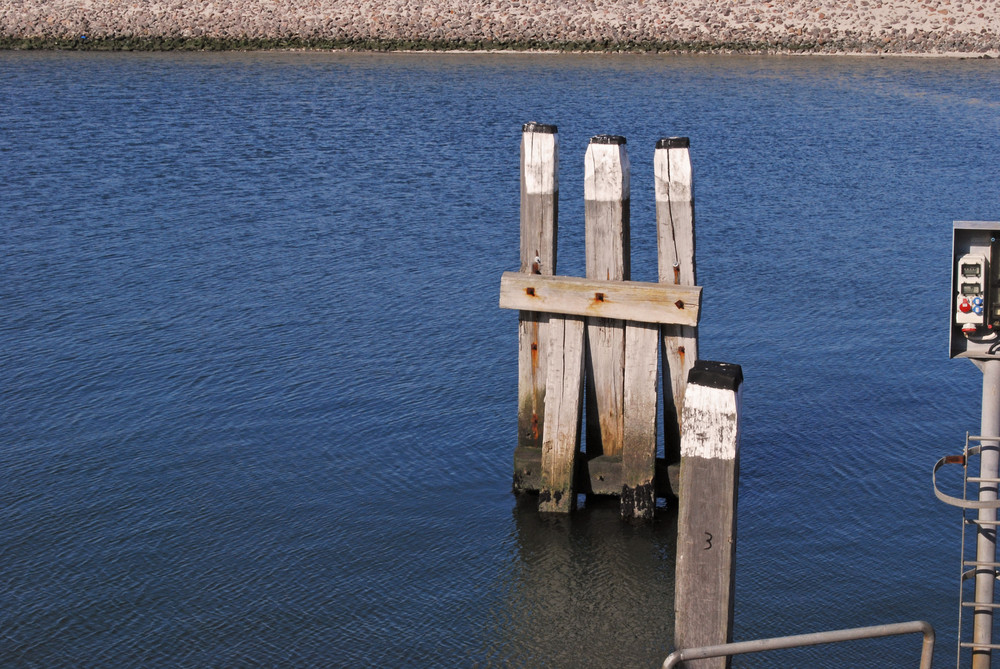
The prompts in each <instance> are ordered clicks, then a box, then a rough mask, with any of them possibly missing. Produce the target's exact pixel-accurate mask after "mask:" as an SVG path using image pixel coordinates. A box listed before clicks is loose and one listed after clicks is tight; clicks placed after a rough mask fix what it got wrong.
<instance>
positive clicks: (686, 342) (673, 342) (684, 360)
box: [653, 142, 698, 462]
mask: <svg viewBox="0 0 1000 669" xmlns="http://www.w3.org/2000/svg"><path fill="white" fill-rule="evenodd" d="M661 143H663V144H667V145H668V146H664V147H662V148H657V149H656V152H655V154H654V156H653V172H654V180H655V186H656V231H657V235H656V236H657V266H658V273H659V280H660V282H661V283H665V284H671V285H681V286H694V285H697V271H696V263H695V234H694V183H693V178H692V172H691V158H690V151H689V149H688V148H687V146H683V145H682V146H677V145H676V144H686V142H683V143H671V142H661ZM670 144H675V145H674V146H670ZM696 325H697V324H676V325H665V326H664V327H662V328H661V335H662V337H663V394H664V407H663V409H664V410H663V414H664V415H663V432H664V455H665V457H666V459H667V461H668V462H677V461H679V460H680V440H681V430H680V423H681V421H680V418H681V416H682V415H683V408H684V406H683V405H684V388H685V385H686V380H687V375H688V372H689V371H690V370H691V367H692V365H694V362H695V361H696V360H697V359H698V330H697V327H696ZM667 398H669V400H668V399H667Z"/></svg>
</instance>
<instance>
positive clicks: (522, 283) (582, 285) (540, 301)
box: [500, 272, 701, 326]
mask: <svg viewBox="0 0 1000 669" xmlns="http://www.w3.org/2000/svg"><path fill="white" fill-rule="evenodd" d="M500 308H501V309H520V310H524V311H537V312H545V313H554V314H568V315H573V316H593V317H600V318H613V319H619V320H629V321H636V322H639V323H659V324H667V325H671V324H675V325H692V326H695V325H698V319H699V317H700V316H701V286H677V285H672V284H662V283H646V282H642V281H598V280H594V279H581V278H578V277H565V276H543V275H539V274H521V273H520V272H504V274H503V276H502V277H501V279H500Z"/></svg>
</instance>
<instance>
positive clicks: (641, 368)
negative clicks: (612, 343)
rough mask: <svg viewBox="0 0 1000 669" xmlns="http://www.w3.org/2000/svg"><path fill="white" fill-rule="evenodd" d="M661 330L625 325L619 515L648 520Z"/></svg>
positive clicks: (652, 498) (631, 323) (652, 496)
mask: <svg viewBox="0 0 1000 669" xmlns="http://www.w3.org/2000/svg"><path fill="white" fill-rule="evenodd" d="M659 340H660V328H659V326H657V325H656V324H653V323H639V322H636V321H627V322H626V323H625V351H626V352H627V353H628V355H627V356H626V357H625V401H624V407H625V414H624V422H625V424H624V441H623V444H622V478H623V481H622V491H621V515H622V518H624V519H626V520H632V519H635V520H650V519H652V517H653V512H654V510H655V509H656V490H655V487H654V485H653V478H654V476H655V474H656V404H657V401H656V400H657V392H656V391H657V385H658V384H657V378H656V377H657V372H658V371H659V368H658V365H657V353H658V347H659Z"/></svg>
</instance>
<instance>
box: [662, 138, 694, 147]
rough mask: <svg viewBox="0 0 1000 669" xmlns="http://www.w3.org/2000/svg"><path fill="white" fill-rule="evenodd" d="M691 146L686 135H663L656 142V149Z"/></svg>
mask: <svg viewBox="0 0 1000 669" xmlns="http://www.w3.org/2000/svg"><path fill="white" fill-rule="evenodd" d="M689 146H691V140H690V139H688V138H687V137H664V138H663V139H661V140H659V141H658V142H657V143H656V148H658V149H686V148H688V147H689Z"/></svg>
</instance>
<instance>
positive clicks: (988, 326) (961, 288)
mask: <svg viewBox="0 0 1000 669" xmlns="http://www.w3.org/2000/svg"><path fill="white" fill-rule="evenodd" d="M951 257H952V262H951V336H950V337H949V340H950V344H951V357H952V358H1000V221H956V222H955V225H954V232H953V235H952V256H951Z"/></svg>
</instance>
